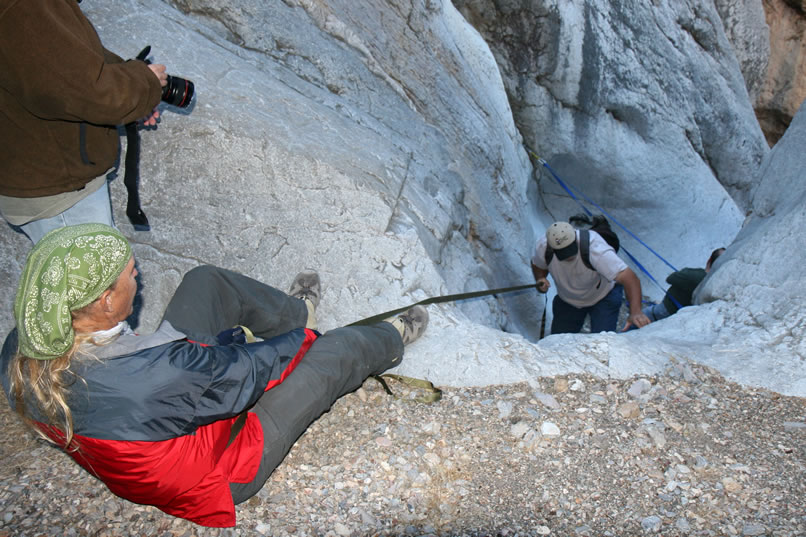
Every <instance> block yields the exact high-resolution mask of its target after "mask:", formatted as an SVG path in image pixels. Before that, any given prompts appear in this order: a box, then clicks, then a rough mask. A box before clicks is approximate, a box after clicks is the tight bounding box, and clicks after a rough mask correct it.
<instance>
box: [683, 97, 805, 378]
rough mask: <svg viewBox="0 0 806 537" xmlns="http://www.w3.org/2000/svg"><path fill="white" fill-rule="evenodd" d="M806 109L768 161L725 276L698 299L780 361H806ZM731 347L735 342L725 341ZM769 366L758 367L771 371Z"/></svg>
mask: <svg viewBox="0 0 806 537" xmlns="http://www.w3.org/2000/svg"><path fill="white" fill-rule="evenodd" d="M804 137H806V108H803V107H801V109H800V111H799V112H798V114H797V115H796V116H795V118H794V119H793V121H792V124H791V125H790V126H789V129H788V130H787V132H786V134H785V135H784V137H783V138H781V140H780V141H779V142H778V144H776V145H775V147H774V148H773V150H772V151H771V152H770V154H769V155H768V157H767V158H766V159H765V160H764V162H763V164H762V169H761V176H760V180H759V185H758V188H757V189H756V194H755V197H754V199H753V203H752V208H753V212H752V214H751V216H750V217H749V218H748V222H747V223H746V224H745V226H744V227H743V228H742V231H741V232H740V233H739V235H738V236H737V237H736V241H735V242H734V244H733V245H732V246H731V248H730V249H729V250H728V251H727V252H726V254H727V255H723V257H724V259H722V258H720V259H719V260H718V265H717V266H718V267H719V269H718V270H715V271H713V274H712V275H711V276H710V277H709V278H707V279H706V280H705V281H704V282H703V284H702V286H701V288H699V289H698V292H697V294H696V295H695V299H696V300H697V301H700V302H712V301H715V304H714V305H713V306H717V304H724V302H725V301H727V302H729V303H730V304H731V307H730V308H728V309H725V310H724V315H725V317H726V318H725V322H726V323H727V324H735V325H737V326H741V327H743V330H745V331H749V332H752V336H751V335H750V333H749V332H748V338H747V339H745V341H744V344H745V345H749V344H751V342H752V344H753V345H754V346H758V347H767V348H768V349H769V351H770V352H771V353H774V355H775V356H777V357H778V359H785V357H792V358H794V359H795V360H799V361H800V362H803V360H804V358H806V326H804V322H803V319H804V318H806V270H804V268H803V255H802V253H801V252H803V246H802V244H801V243H802V233H801V230H802V229H804V226H806V190H804V186H803V167H804V156H803V140H804ZM720 343H721V344H722V345H724V346H725V347H726V348H735V347H736V343H735V341H731V340H730V338H727V339H725V338H720ZM767 365H768V364H766V363H764V362H762V363H758V364H755V365H753V367H754V368H763V367H766V366H767Z"/></svg>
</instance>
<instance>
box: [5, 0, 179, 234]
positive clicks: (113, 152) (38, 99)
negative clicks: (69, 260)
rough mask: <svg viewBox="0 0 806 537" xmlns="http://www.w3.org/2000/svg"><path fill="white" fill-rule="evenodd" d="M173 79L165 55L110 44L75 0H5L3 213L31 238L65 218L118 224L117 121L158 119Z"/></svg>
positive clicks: (74, 221) (149, 122) (71, 221)
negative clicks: (152, 57)
mask: <svg viewBox="0 0 806 537" xmlns="http://www.w3.org/2000/svg"><path fill="white" fill-rule="evenodd" d="M78 1H80V0H78ZM167 81H168V75H167V74H166V69H165V66H164V65H160V64H151V65H149V64H147V63H145V62H142V61H137V60H130V61H123V59H121V58H120V57H118V56H116V55H115V54H113V53H111V52H109V51H108V50H106V49H105V48H104V47H103V45H102V44H101V40H100V38H99V37H98V34H97V32H96V31H95V28H94V27H93V26H92V24H91V23H90V21H89V20H88V19H87V18H86V16H85V15H84V14H83V12H82V11H81V9H80V8H79V6H78V2H77V1H76V0H0V122H2V124H3V127H2V129H0V214H2V216H3V218H5V220H6V221H7V222H8V223H9V224H12V225H13V226H18V227H19V228H21V229H22V231H23V232H24V233H25V234H26V235H27V236H28V237H29V238H30V239H31V241H32V242H34V243H36V242H37V241H38V240H39V239H40V238H41V237H43V236H44V235H45V234H46V233H47V232H48V231H50V230H52V229H55V228H58V227H62V226H65V225H70V224H77V223H81V222H102V223H105V224H109V225H112V224H113V220H112V210H111V206H110V202H109V189H108V187H107V184H106V175H107V173H108V172H109V171H110V170H111V169H112V168H113V167H114V165H115V162H116V161H117V157H118V146H119V143H118V142H119V141H118V132H117V129H116V125H122V124H127V123H132V122H135V121H137V120H141V119H142V120H143V123H144V124H145V125H147V126H154V125H156V123H157V118H158V117H159V112H158V111H157V110H156V109H155V107H156V106H157V104H159V102H160V99H161V98H162V93H163V87H164V86H166V84H167Z"/></svg>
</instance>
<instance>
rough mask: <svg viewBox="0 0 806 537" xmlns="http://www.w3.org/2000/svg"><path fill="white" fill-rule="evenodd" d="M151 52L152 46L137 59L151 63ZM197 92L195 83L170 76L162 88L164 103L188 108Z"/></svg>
mask: <svg viewBox="0 0 806 537" xmlns="http://www.w3.org/2000/svg"><path fill="white" fill-rule="evenodd" d="M150 52H151V45H148V46H147V47H146V48H144V49H143V50H141V51H140V54H138V55H137V59H138V60H140V61H143V62H145V63H147V64H149V63H151V62H150V61H149V60H148V59H147V58H148V54H149V53H150ZM195 90H196V86H194V84H193V82H191V81H190V80H187V79H185V78H180V77H178V76H171V75H168V83H167V84H165V86H163V88H162V97H161V98H162V102H165V103H168V104H172V105H174V106H178V107H179V108H186V107H188V106H189V105H190V103H191V101H192V100H193V93H194V91H195Z"/></svg>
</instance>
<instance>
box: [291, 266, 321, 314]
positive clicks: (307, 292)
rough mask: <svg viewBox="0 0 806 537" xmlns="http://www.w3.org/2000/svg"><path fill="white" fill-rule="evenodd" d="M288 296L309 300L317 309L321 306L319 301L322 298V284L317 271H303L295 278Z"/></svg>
mask: <svg viewBox="0 0 806 537" xmlns="http://www.w3.org/2000/svg"><path fill="white" fill-rule="evenodd" d="M288 294H289V295H290V296H293V297H294V298H300V299H306V298H307V299H308V300H310V301H311V304H313V307H314V308H316V307H317V306H319V299H320V298H321V296H322V284H321V282H320V281H319V274H317V272H316V271H315V270H303V271H302V272H300V273H299V274H297V276H296V277H295V278H294V283H292V284H291V289H290V290H289V291H288Z"/></svg>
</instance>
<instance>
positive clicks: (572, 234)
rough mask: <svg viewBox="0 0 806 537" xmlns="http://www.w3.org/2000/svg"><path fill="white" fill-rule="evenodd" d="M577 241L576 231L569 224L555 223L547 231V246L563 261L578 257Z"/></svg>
mask: <svg viewBox="0 0 806 537" xmlns="http://www.w3.org/2000/svg"><path fill="white" fill-rule="evenodd" d="M576 239H577V235H576V230H574V226H572V225H571V224H569V223H568V222H554V223H553V224H551V225H550V226H549V228H548V229H547V230H546V241H547V245H548V247H549V248H551V249H552V250H554V255H556V256H557V259H559V260H561V261H562V260H564V259H568V258H569V257H571V256H573V255H576V253H577V251H578V248H577V242H576Z"/></svg>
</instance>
